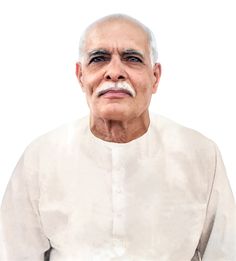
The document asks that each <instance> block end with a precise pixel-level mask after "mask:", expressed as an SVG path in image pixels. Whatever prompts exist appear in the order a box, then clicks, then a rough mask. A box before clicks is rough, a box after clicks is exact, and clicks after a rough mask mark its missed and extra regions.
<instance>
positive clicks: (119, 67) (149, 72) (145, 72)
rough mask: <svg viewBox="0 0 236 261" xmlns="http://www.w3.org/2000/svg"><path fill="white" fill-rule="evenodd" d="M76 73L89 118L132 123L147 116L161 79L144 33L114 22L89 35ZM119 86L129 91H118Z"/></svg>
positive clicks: (139, 29) (126, 24) (94, 30)
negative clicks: (86, 103) (87, 106)
mask: <svg viewBox="0 0 236 261" xmlns="http://www.w3.org/2000/svg"><path fill="white" fill-rule="evenodd" d="M76 73H77V77H78V79H79V81H80V83H81V86H82V89H83V91H84V92H85V93H86V98H87V102H88V105H89V107H90V111H91V114H92V116H94V117H100V118H104V119H108V120H131V119H135V118H137V117H140V116H142V115H145V114H146V113H147V111H148V106H149V103H150V100H151V96H152V94H153V93H155V92H156V89H157V85H158V82H159V79H160V65H159V64H156V65H154V66H153V65H152V63H151V56H150V48H149V43H148V39H147V34H146V33H145V32H144V31H143V29H142V28H140V27H139V26H137V25H136V24H134V23H132V22H130V21H125V20H118V21H116V20H115V21H109V22H103V23H100V24H98V25H96V26H95V27H94V28H92V29H91V30H90V31H89V33H88V35H87V37H86V39H85V45H84V53H83V59H82V62H81V63H79V64H77V70H76ZM120 83H121V84H123V85H122V86H124V87H127V86H128V87H131V89H129V88H128V89H127V88H126V90H123V89H122V88H119V87H120V86H119V84H120ZM104 84H105V85H104ZM116 84H118V88H115V87H116ZM101 87H102V90H105V91H101ZM109 87H111V88H109ZM99 90H100V91H101V92H98V91H99ZM129 90H130V91H132V92H130V91H129Z"/></svg>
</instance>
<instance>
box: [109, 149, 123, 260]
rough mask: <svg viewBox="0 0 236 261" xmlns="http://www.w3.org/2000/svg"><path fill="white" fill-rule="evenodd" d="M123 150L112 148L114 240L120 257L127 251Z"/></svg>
mask: <svg viewBox="0 0 236 261" xmlns="http://www.w3.org/2000/svg"><path fill="white" fill-rule="evenodd" d="M121 153H122V150H121V148H119V147H117V148H112V149H111V154H112V173H111V175H112V177H111V181H112V240H113V242H112V243H113V248H114V251H115V253H116V254H117V255H118V256H122V255H123V254H124V253H125V251H126V249H125V248H126V246H125V191H124V178H125V170H124V168H123V167H122V166H123V164H122V162H121V161H122V155H121Z"/></svg>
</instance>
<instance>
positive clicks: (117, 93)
mask: <svg viewBox="0 0 236 261" xmlns="http://www.w3.org/2000/svg"><path fill="white" fill-rule="evenodd" d="M100 96H102V97H104V98H109V99H116V98H125V97H131V95H130V93H129V92H127V91H125V90H109V91H107V92H105V93H103V94H101V95H100Z"/></svg>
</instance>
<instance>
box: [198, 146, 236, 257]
mask: <svg viewBox="0 0 236 261" xmlns="http://www.w3.org/2000/svg"><path fill="white" fill-rule="evenodd" d="M215 151H216V152H215V171H214V177H213V181H212V187H211V191H210V195H209V201H208V206H207V212H206V218H205V224H204V227H203V232H202V235H201V239H200V243H199V246H198V251H199V256H201V258H202V261H213V260H214V261H235V260H236V208H235V202H234V199H233V194H232V191H231V189H230V185H229V182H228V179H227V176H226V172H225V168H224V164H223V161H222V158H221V155H220V152H219V150H218V148H217V147H215Z"/></svg>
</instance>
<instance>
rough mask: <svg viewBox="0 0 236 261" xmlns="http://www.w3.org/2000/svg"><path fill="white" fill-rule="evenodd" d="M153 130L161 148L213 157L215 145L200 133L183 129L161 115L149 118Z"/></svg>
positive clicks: (186, 128) (183, 127)
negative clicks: (156, 134)
mask: <svg viewBox="0 0 236 261" xmlns="http://www.w3.org/2000/svg"><path fill="white" fill-rule="evenodd" d="M151 117H152V118H151V120H152V124H153V128H154V129H155V131H156V132H157V133H158V136H159V137H160V140H161V143H162V144H163V146H164V147H165V148H166V149H168V150H171V151H179V152H185V153H188V154H191V153H198V154H202V156H203V155H204V154H208V155H209V154H211V155H210V156H214V155H215V151H216V144H215V142H214V141H212V140H211V139H209V138H208V137H206V136H205V135H203V134H202V133H200V132H198V131H196V130H193V129H191V128H188V127H185V126H183V125H181V124H179V123H177V122H175V121H173V120H170V119H168V118H166V117H164V116H162V115H155V114H154V115H152V116H151Z"/></svg>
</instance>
